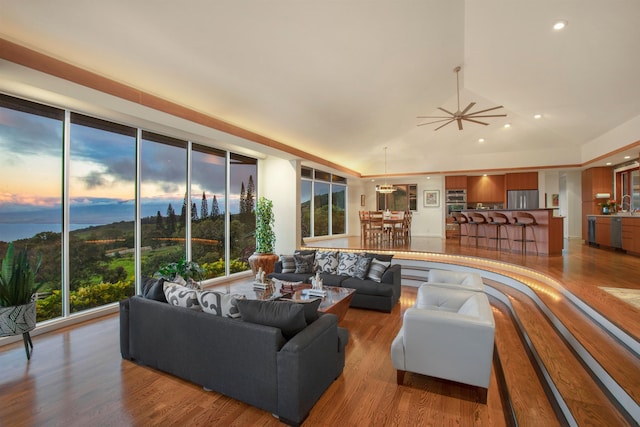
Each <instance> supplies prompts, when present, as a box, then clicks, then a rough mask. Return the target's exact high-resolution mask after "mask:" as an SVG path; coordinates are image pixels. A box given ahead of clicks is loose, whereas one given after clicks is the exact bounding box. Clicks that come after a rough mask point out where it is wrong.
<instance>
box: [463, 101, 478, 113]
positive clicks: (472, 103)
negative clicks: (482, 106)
mask: <svg viewBox="0 0 640 427" xmlns="http://www.w3.org/2000/svg"><path fill="white" fill-rule="evenodd" d="M474 105H476V103H475V102H471V103H470V104H469V105H467V108H465V109H464V110H462V113H461V114H462V115H463V116H464V113H466V112H467V111H469V110H470V109H471V107H473V106H474Z"/></svg>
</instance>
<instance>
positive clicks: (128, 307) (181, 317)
mask: <svg viewBox="0 0 640 427" xmlns="http://www.w3.org/2000/svg"><path fill="white" fill-rule="evenodd" d="M250 302H257V303H262V302H258V301H250ZM268 303H271V302H268ZM280 304H285V303H280ZM295 305H299V304H295ZM296 314H298V313H296ZM302 322H303V326H302V328H303V329H302V330H300V331H299V332H297V333H295V335H293V336H292V337H290V339H288V340H287V339H286V338H285V337H284V336H283V332H284V329H282V331H281V329H279V328H277V327H274V326H266V325H264V324H258V323H250V322H248V321H243V320H240V319H232V318H229V317H223V316H216V315H212V314H210V313H206V312H203V311H196V310H193V309H188V308H183V307H177V306H174V305H171V304H168V303H167V302H161V301H156V300H153V299H148V298H144V297H143V296H134V297H131V298H129V299H127V300H124V301H121V302H120V350H121V354H122V357H123V358H124V359H128V360H132V361H135V362H136V363H139V364H142V365H146V366H149V367H152V368H155V369H158V370H161V371H164V372H167V373H170V374H172V375H175V376H177V377H180V378H183V379H185V380H188V381H191V382H193V383H196V384H199V385H201V386H203V387H204V388H205V389H209V390H214V391H217V392H219V393H222V394H224V395H227V396H229V397H232V398H234V399H238V400H240V401H242V402H245V403H248V404H249V405H253V406H255V407H258V408H261V409H263V410H265V411H268V412H270V413H272V414H274V415H276V416H277V417H278V418H279V419H280V421H281V422H283V423H285V424H289V425H299V424H301V423H302V422H303V421H304V419H305V418H306V417H307V415H308V414H309V411H310V410H311V408H312V407H313V406H314V404H315V403H316V402H317V401H318V399H319V398H320V396H321V395H322V394H323V393H324V391H325V390H326V389H327V388H328V387H329V386H330V385H331V384H332V383H333V381H334V380H335V379H336V378H338V377H339V376H340V374H341V373H342V370H343V368H344V359H345V346H346V344H347V341H348V332H347V331H346V330H345V329H343V328H339V327H338V319H337V317H336V316H335V315H333V314H323V315H320V316H318V318H317V320H315V321H313V322H312V323H309V324H307V323H304V322H305V320H304V316H303V320H302Z"/></svg>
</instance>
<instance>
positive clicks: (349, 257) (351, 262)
mask: <svg viewBox="0 0 640 427" xmlns="http://www.w3.org/2000/svg"><path fill="white" fill-rule="evenodd" d="M357 262H358V254H355V253H351V252H340V254H339V255H338V270H337V273H338V274H339V275H341V276H352V277H353V273H354V272H355V270H356V263H357Z"/></svg>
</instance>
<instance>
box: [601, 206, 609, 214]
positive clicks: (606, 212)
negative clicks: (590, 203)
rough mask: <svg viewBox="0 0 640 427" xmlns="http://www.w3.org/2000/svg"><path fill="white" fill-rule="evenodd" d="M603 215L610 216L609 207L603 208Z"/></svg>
mask: <svg viewBox="0 0 640 427" xmlns="http://www.w3.org/2000/svg"><path fill="white" fill-rule="evenodd" d="M602 215H609V207H608V206H603V207H602Z"/></svg>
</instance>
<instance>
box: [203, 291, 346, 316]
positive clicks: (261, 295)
mask: <svg viewBox="0 0 640 427" xmlns="http://www.w3.org/2000/svg"><path fill="white" fill-rule="evenodd" d="M207 289H210V290H213V291H221V290H222V289H224V290H225V292H226V293H230V294H240V295H244V296H245V297H247V298H248V299H259V300H276V299H280V300H283V301H293V302H300V303H304V302H309V301H312V300H315V299H316V298H322V302H321V303H320V306H319V307H318V311H320V312H322V313H332V314H335V315H336V316H338V321H341V320H342V319H343V318H344V316H345V314H346V313H347V310H348V309H349V304H351V299H352V298H353V294H354V293H355V291H356V290H355V289H351V288H341V287H338V286H324V287H323V288H322V290H323V291H325V292H326V295H325V296H324V297H318V296H314V295H309V294H308V293H307V292H306V291H307V290H308V289H311V285H308V284H304V285H301V286H298V287H296V291H295V292H293V293H287V292H286V291H283V292H282V294H281V295H275V294H274V286H273V285H270V286H267V288H266V289H258V288H255V287H254V286H253V282H251V281H249V282H245V281H238V282H233V283H228V284H225V285H218V286H212V287H210V288H207Z"/></svg>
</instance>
